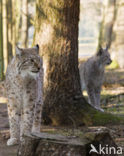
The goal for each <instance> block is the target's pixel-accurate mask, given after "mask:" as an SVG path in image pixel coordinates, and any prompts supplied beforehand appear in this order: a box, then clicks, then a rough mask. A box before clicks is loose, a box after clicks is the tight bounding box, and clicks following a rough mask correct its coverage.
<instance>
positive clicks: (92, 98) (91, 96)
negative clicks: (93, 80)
mask: <svg viewBox="0 0 124 156" xmlns="http://www.w3.org/2000/svg"><path fill="white" fill-rule="evenodd" d="M87 93H88V100H89V103H90V104H91V105H92V106H93V107H95V106H96V100H95V93H94V90H93V89H92V88H88V89H87Z"/></svg>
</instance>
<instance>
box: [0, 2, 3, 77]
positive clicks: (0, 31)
mask: <svg viewBox="0 0 124 156" xmlns="http://www.w3.org/2000/svg"><path fill="white" fill-rule="evenodd" d="M3 67H4V62H3V23H2V0H0V79H1V80H3V79H4V74H3V70H4V69H3Z"/></svg>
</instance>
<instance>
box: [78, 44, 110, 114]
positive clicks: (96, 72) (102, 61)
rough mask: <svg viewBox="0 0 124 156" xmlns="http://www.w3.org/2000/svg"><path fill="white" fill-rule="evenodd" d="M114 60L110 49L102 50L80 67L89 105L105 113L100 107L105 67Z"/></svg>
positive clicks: (82, 85)
mask: <svg viewBox="0 0 124 156" xmlns="http://www.w3.org/2000/svg"><path fill="white" fill-rule="evenodd" d="M111 62H112V60H111V58H110V54H109V52H108V47H106V48H105V49H103V48H100V49H99V50H98V52H97V53H96V54H95V55H94V56H92V57H91V58H89V59H88V60H87V61H86V62H85V63H84V64H81V65H80V66H79V71H80V81H81V89H82V91H83V90H84V89H86V91H87V93H88V99H89V103H90V104H91V105H92V106H93V107H94V108H96V109H97V110H100V111H104V110H103V109H102V108H101V107H100V93H101V87H102V84H103V80H104V71H105V66H106V65H109V64H111Z"/></svg>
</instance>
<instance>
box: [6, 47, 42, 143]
mask: <svg viewBox="0 0 124 156" xmlns="http://www.w3.org/2000/svg"><path fill="white" fill-rule="evenodd" d="M38 52H39V46H38V45H36V46H35V47H33V48H28V49H20V48H16V56H14V58H13V59H12V61H11V62H10V64H9V66H8V68H7V73H6V90H7V96H8V116H9V123H10V139H9V140H8V141H7V145H8V146H9V145H14V144H18V142H19V141H20V140H24V139H23V135H24V134H30V133H31V131H40V124H41V110H42V105H43V93H42V91H43V68H42V59H41V58H40V56H39V55H38Z"/></svg>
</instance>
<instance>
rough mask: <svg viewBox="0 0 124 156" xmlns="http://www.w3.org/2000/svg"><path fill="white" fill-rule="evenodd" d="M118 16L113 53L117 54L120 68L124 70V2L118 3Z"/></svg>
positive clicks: (114, 31)
mask: <svg viewBox="0 0 124 156" xmlns="http://www.w3.org/2000/svg"><path fill="white" fill-rule="evenodd" d="M117 6H118V7H117V15H116V20H115V24H114V28H113V36H114V40H113V42H112V46H111V51H114V53H115V57H114V58H115V59H116V60H117V62H118V64H119V66H120V68H124V60H123V58H124V34H123V33H124V14H123V12H124V1H123V0H119V1H117Z"/></svg>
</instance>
